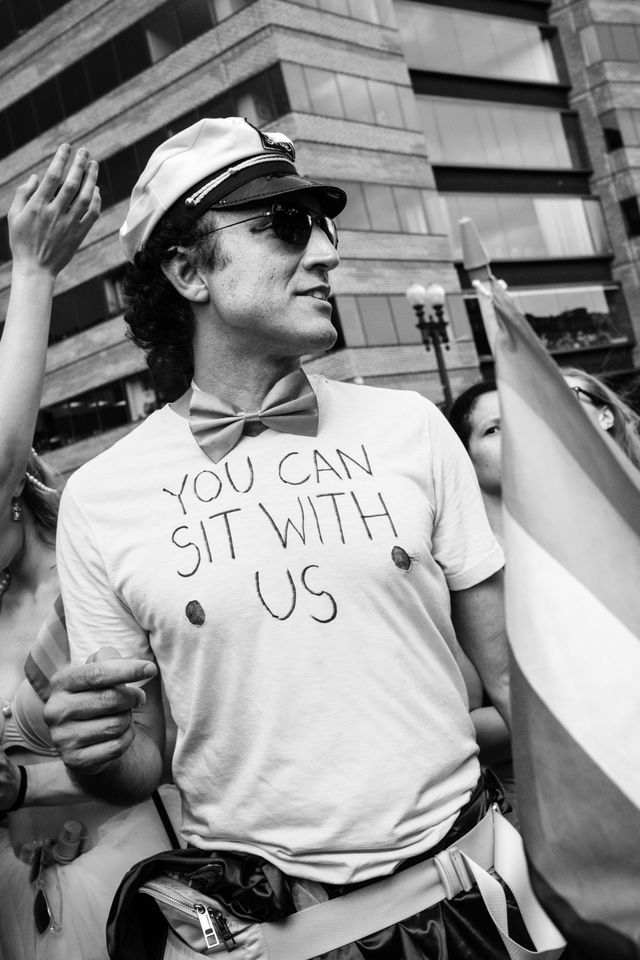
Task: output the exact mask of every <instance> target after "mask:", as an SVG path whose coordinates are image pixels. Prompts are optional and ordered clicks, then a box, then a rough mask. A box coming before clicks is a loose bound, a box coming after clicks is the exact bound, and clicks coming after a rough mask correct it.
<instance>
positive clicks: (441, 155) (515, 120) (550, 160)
mask: <svg viewBox="0 0 640 960" xmlns="http://www.w3.org/2000/svg"><path fill="white" fill-rule="evenodd" d="M416 102H417V106H418V113H419V116H420V120H421V126H422V128H423V130H424V132H425V137H426V140H427V148H428V154H429V160H430V161H431V163H435V164H438V163H446V164H466V165H471V166H474V167H484V166H502V167H517V168H522V167H536V168H544V167H548V168H551V169H554V168H562V167H571V166H574V165H575V166H582V163H575V162H574V156H573V155H572V153H573V152H572V148H571V145H570V141H569V138H568V136H567V132H568V131H567V129H566V126H565V124H564V122H563V115H562V114H561V113H560V112H559V111H557V110H545V109H543V108H537V107H526V106H513V105H511V104H498V103H483V102H479V101H475V100H455V99H452V98H449V97H426V96H421V95H417V96H416ZM572 132H573V131H572ZM573 138H575V133H574V137H573ZM575 159H579V158H577V157H576V158H575Z"/></svg>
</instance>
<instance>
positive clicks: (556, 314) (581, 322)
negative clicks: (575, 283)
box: [464, 287, 629, 357]
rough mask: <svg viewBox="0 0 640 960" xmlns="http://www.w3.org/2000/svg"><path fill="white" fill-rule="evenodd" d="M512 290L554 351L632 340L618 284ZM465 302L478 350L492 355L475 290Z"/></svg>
mask: <svg viewBox="0 0 640 960" xmlns="http://www.w3.org/2000/svg"><path fill="white" fill-rule="evenodd" d="M509 293H510V294H511V296H512V297H513V299H514V300H515V302H516V305H517V306H518V309H519V310H520V311H521V312H522V313H523V314H524V315H525V317H526V318H527V320H528V321H529V323H530V324H531V326H532V328H533V329H534V331H535V332H536V334H537V335H538V336H539V337H540V340H541V341H542V343H543V344H544V346H545V347H546V348H547V350H549V351H550V352H551V353H570V352H575V351H576V350H593V349H596V348H599V347H605V348H607V347H612V346H623V345H625V344H627V343H629V337H628V336H627V335H626V333H625V332H624V327H623V323H622V321H621V319H620V317H619V316H618V301H619V296H620V293H619V290H618V288H616V287H564V288H547V289H539V290H514V289H513V288H511V289H510V290H509ZM464 303H465V306H466V308H467V313H468V316H469V322H470V325H471V329H472V331H473V335H474V340H475V342H476V348H477V350H478V354H479V356H481V357H490V356H491V351H490V349H489V344H488V342H487V338H486V335H485V331H484V326H483V323H482V317H481V314H480V307H479V305H478V301H477V298H476V297H475V296H474V295H473V294H465V295H464Z"/></svg>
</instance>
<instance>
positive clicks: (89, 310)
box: [49, 269, 125, 345]
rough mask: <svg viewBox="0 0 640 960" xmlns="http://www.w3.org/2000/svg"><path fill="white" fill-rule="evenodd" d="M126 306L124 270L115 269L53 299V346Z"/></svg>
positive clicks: (106, 318) (50, 338)
mask: <svg viewBox="0 0 640 960" xmlns="http://www.w3.org/2000/svg"><path fill="white" fill-rule="evenodd" d="M124 309H125V301H124V294H123V291H122V270H121V269H119V270H115V271H112V272H111V273H107V274H104V275H103V276H100V277H93V278H92V279H91V280H87V281H86V282H85V283H81V284H79V286H77V287H73V288H72V289H71V290H66V291H65V292H64V293H59V294H58V295H57V296H55V297H54V298H53V304H52V308H51V325H50V328H49V345H51V344H53V343H58V342H59V341H60V340H65V339H66V338H67V337H72V336H74V335H75V334H76V333H80V332H81V331H82V330H87V329H88V328H89V327H94V326H95V325H96V324H98V323H102V321H103V320H108V319H109V318H110V317H115V316H117V314H119V313H122V311H123V310H124Z"/></svg>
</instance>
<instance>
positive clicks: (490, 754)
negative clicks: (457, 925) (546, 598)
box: [449, 380, 517, 825]
mask: <svg viewBox="0 0 640 960" xmlns="http://www.w3.org/2000/svg"><path fill="white" fill-rule="evenodd" d="M449 423H450V424H451V426H452V427H453V429H454V430H455V432H456V433H457V434H458V436H459V437H460V439H461V440H462V443H463V444H464V447H465V449H466V451H467V453H468V454H469V457H470V459H471V462H472V464H473V467H474V470H475V472H476V476H477V478H478V483H479V484H480V493H481V494H482V499H483V502H484V507H485V510H486V512H487V518H488V520H489V524H490V526H491V529H492V530H493V534H494V536H495V538H496V540H497V541H498V543H500V545H501V546H502V464H501V438H500V401H499V398H498V389H497V387H496V384H495V383H494V382H493V381H492V380H480V381H478V382H477V383H474V384H472V385H471V386H470V387H468V388H467V389H466V390H464V391H463V392H462V393H461V394H460V395H459V396H458V397H457V398H456V399H455V401H454V402H453V405H452V407H451V410H450V411H449ZM459 664H460V669H461V670H462V675H463V677H464V679H465V683H466V685H467V690H468V693H469V710H470V713H471V719H472V721H473V725H474V727H475V730H476V738H477V740H478V746H479V748H480V762H481V764H482V765H483V766H484V767H486V768H488V769H489V770H491V771H492V772H493V773H494V774H495V775H496V776H497V777H498V779H499V781H500V783H501V784H502V787H503V789H504V792H505V794H506V796H507V799H508V800H509V802H510V804H511V806H512V808H513V810H512V813H511V815H510V819H511V821H512V823H514V824H515V825H517V812H516V810H517V803H516V790H515V778H514V775H513V763H512V761H511V738H510V736H509V731H508V730H507V726H506V724H505V722H504V720H503V719H502V717H501V716H500V714H499V713H498V711H497V710H496V709H495V707H493V706H492V705H491V704H490V703H489V702H488V700H487V698H486V695H485V693H484V690H483V689H482V683H481V681H480V677H479V676H478V672H477V670H475V668H474V667H473V664H472V663H471V662H470V661H469V658H468V657H466V656H465V655H464V653H463V652H462V651H460V656H459ZM508 816H509V815H508Z"/></svg>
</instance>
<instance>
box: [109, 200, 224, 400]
mask: <svg viewBox="0 0 640 960" xmlns="http://www.w3.org/2000/svg"><path fill="white" fill-rule="evenodd" d="M215 223H216V220H215V213H214V212H212V211H207V212H206V213H204V214H203V215H202V217H200V218H199V219H198V220H197V221H196V222H195V223H194V224H193V225H192V226H191V227H189V228H187V229H186V230H185V228H184V225H183V223H182V222H180V218H179V216H177V215H175V214H172V211H171V210H169V211H168V212H167V213H166V214H165V215H164V216H163V217H162V219H161V220H160V222H159V223H158V225H157V226H156V228H155V229H154V231H153V233H152V234H151V236H150V237H149V239H148V241H147V243H146V245H145V247H144V249H143V250H141V251H139V252H138V253H137V254H136V256H135V259H134V262H133V263H130V264H127V267H126V269H125V274H124V279H123V286H124V293H125V296H126V298H127V301H128V307H127V310H126V312H125V315H124V319H125V321H126V323H127V324H128V326H129V330H128V332H127V336H128V337H129V339H130V340H133V342H134V343H135V344H136V345H137V346H139V347H141V348H142V349H143V350H144V351H145V353H146V356H147V364H148V365H149V368H150V370H151V371H152V372H153V373H154V374H158V375H160V376H163V375H169V376H171V377H172V378H174V379H175V380H180V381H182V382H184V383H185V385H188V383H189V381H190V380H191V379H192V377H193V349H192V339H193V313H192V310H191V304H190V303H189V301H188V300H185V299H184V297H181V296H180V294H179V293H178V292H177V290H176V289H175V288H174V287H173V286H172V284H171V283H170V282H169V280H167V278H166V277H165V275H164V273H163V271H162V265H163V264H165V263H168V262H169V261H170V260H171V259H172V257H173V256H174V248H175V247H176V246H180V247H182V248H188V249H189V253H190V255H191V256H192V258H193V263H194V265H195V266H196V267H198V268H202V269H208V270H211V269H214V268H215V267H216V266H219V264H220V257H219V254H218V248H219V247H218V237H217V236H216V235H207V232H208V231H210V230H211V229H212V228H213V227H214V226H215Z"/></svg>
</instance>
